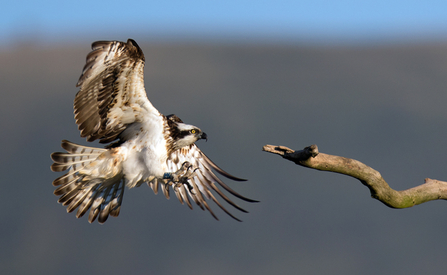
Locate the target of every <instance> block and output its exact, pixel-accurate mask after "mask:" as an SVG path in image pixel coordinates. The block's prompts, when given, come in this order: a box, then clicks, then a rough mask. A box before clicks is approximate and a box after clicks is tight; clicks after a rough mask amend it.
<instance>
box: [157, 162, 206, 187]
mask: <svg viewBox="0 0 447 275" xmlns="http://www.w3.org/2000/svg"><path fill="white" fill-rule="evenodd" d="M197 169H198V168H196V169H193V167H192V164H191V163H189V162H188V161H185V162H184V163H183V164H182V167H181V168H180V169H179V170H178V171H176V172H173V173H172V172H171V173H165V174H164V175H163V178H164V179H168V180H169V182H168V184H169V185H174V184H175V185H176V186H181V185H182V184H184V185H186V187H188V190H189V192H192V190H193V189H194V188H193V186H192V185H191V183H189V181H188V180H189V179H191V178H193V177H194V176H195V172H196V170H197ZM166 187H168V185H166Z"/></svg>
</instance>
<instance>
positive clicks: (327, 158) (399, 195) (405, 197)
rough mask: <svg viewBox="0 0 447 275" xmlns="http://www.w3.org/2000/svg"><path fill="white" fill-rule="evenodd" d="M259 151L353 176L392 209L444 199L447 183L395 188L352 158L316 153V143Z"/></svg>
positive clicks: (309, 166)
mask: <svg viewBox="0 0 447 275" xmlns="http://www.w3.org/2000/svg"><path fill="white" fill-rule="evenodd" d="M262 150H263V151H265V152H269V153H273V154H277V155H280V156H282V157H283V158H285V159H287V160H290V161H293V162H295V163H296V164H298V165H300V166H303V167H307V168H312V169H316V170H321V171H329V172H335V173H340V174H344V175H347V176H351V177H353V178H356V179H358V180H359V181H360V182H361V183H362V184H363V185H365V186H366V187H368V188H369V190H370V192H371V197H373V198H375V199H378V200H379V201H381V202H383V203H384V204H385V205H387V206H389V207H392V208H407V207H412V206H414V205H418V204H421V203H424V202H428V201H432V200H440V199H441V200H445V199H447V182H444V181H438V180H434V179H428V178H427V179H425V183H424V184H421V185H419V186H416V187H413V188H410V189H407V190H402V191H396V190H394V189H392V188H391V187H390V186H389V185H388V183H387V182H386V181H385V180H384V179H383V178H382V175H380V173H379V172H378V171H376V170H374V169H373V168H371V167H369V166H367V165H365V164H363V163H361V162H360V161H357V160H354V159H350V158H345V157H339V156H334V155H327V154H323V153H319V152H318V147H317V145H311V146H308V147H306V148H304V149H303V150H299V151H295V150H292V149H290V148H287V147H285V146H275V145H265V146H264V147H263V148H262Z"/></svg>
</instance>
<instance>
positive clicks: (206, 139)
mask: <svg viewBox="0 0 447 275" xmlns="http://www.w3.org/2000/svg"><path fill="white" fill-rule="evenodd" d="M200 139H204V140H205V141H208V136H207V135H206V134H205V133H202V134H201V135H200Z"/></svg>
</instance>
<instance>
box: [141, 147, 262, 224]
mask: <svg viewBox="0 0 447 275" xmlns="http://www.w3.org/2000/svg"><path fill="white" fill-rule="evenodd" d="M185 161H188V162H189V163H191V164H192V166H193V167H194V168H198V169H196V170H195V176H194V177H193V178H192V179H190V180H189V181H188V183H189V185H190V186H189V187H188V186H185V185H184V184H182V185H174V186H173V190H174V192H175V194H176V196H177V198H178V199H179V201H180V202H181V203H182V204H184V203H186V204H187V205H188V206H189V208H191V209H192V205H191V202H190V200H189V198H191V199H192V200H193V201H194V202H195V203H196V204H197V205H198V206H199V207H200V208H202V209H203V210H205V208H206V209H207V210H208V211H209V212H210V213H211V215H212V216H213V217H214V218H215V219H217V220H218V218H217V217H216V215H215V214H214V213H213V211H212V210H211V208H210V207H209V205H208V203H207V201H206V199H211V200H213V201H214V202H215V203H216V204H217V205H218V206H219V207H220V208H221V209H222V210H223V211H224V212H225V213H227V214H228V215H230V216H231V217H232V218H234V219H235V220H237V221H240V220H239V219H238V218H236V217H235V216H233V215H232V214H231V213H230V212H229V211H228V210H227V209H225V207H224V206H223V205H222V204H221V203H220V202H219V201H218V200H217V199H216V197H215V196H214V195H213V193H212V192H211V191H214V192H216V193H217V194H218V195H219V196H220V197H221V198H223V199H224V200H225V201H226V202H227V203H229V204H230V205H232V206H233V207H235V208H236V209H238V210H240V211H242V212H245V213H247V211H246V210H244V209H242V208H241V207H240V206H238V205H237V204H236V203H234V202H233V201H232V200H231V199H230V198H228V197H227V196H226V195H225V194H224V193H223V192H222V191H221V190H220V189H219V188H218V187H217V185H216V184H218V185H220V186H221V187H222V188H224V189H225V190H226V191H228V192H229V193H230V194H232V195H234V196H236V197H238V198H239V199H242V200H245V201H248V202H258V201H256V200H252V199H249V198H246V197H244V196H242V195H240V194H239V193H237V192H236V191H234V190H233V189H231V188H230V187H229V186H227V185H226V184H225V183H224V182H223V181H222V180H220V179H219V178H218V177H217V176H216V175H215V174H214V173H213V171H212V169H214V170H215V171H217V172H218V173H219V174H221V175H223V176H225V177H227V178H229V179H232V180H235V181H245V180H244V179H240V178H237V177H235V176H232V175H230V174H229V173H227V172H225V171H224V170H222V169H221V168H220V167H219V166H217V165H216V164H215V163H214V162H213V161H211V160H210V159H209V158H208V157H207V156H206V155H205V154H204V153H203V152H202V151H201V150H200V149H199V148H198V147H197V146H196V145H195V144H193V145H191V146H189V147H184V148H181V149H179V150H177V151H175V152H173V153H172V154H171V155H170V158H169V159H168V160H167V165H168V169H169V170H170V171H178V170H179V169H180V168H181V166H182V164H183V163H184V162H185ZM159 183H161V184H162V191H163V193H164V195H165V196H166V198H169V189H168V188H166V186H164V185H165V184H164V182H160V180H157V179H154V180H153V181H151V182H149V183H148V185H149V186H150V187H151V188H152V190H153V191H154V192H155V193H156V194H157V193H158V184H159Z"/></svg>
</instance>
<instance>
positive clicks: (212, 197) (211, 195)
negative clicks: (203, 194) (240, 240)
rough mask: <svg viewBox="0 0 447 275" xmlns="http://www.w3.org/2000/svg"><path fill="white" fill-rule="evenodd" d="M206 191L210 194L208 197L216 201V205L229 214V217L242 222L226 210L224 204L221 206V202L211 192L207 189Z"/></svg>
mask: <svg viewBox="0 0 447 275" xmlns="http://www.w3.org/2000/svg"><path fill="white" fill-rule="evenodd" d="M206 191H207V192H208V195H209V196H210V197H211V199H212V200H213V201H214V203H215V204H217V206H219V207H220V209H222V210H223V211H224V212H225V213H227V214H228V216H230V217H232V218H233V219H235V220H236V221H238V222H242V221H241V220H240V219H238V218H236V217H235V216H234V215H233V214H231V213H230V212H229V211H228V210H227V209H225V207H223V206H222V204H220V202H219V201H218V200H217V199H216V198H215V197H214V195H213V194H212V193H211V191H210V190H208V189H206ZM242 210H243V209H242ZM245 212H246V211H245Z"/></svg>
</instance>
